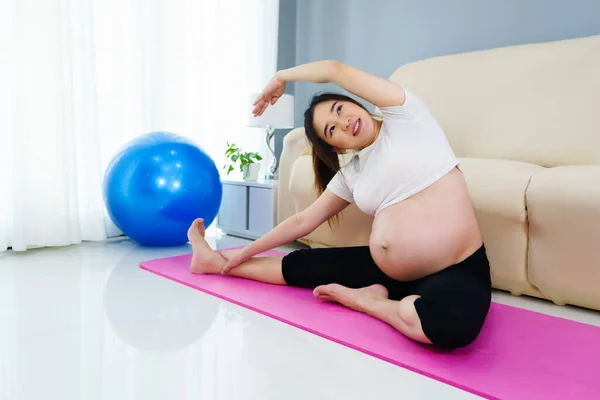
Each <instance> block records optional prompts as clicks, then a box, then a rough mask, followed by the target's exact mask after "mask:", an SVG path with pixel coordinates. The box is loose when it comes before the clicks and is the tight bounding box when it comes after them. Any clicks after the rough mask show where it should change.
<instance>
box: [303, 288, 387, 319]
mask: <svg viewBox="0 0 600 400" xmlns="http://www.w3.org/2000/svg"><path fill="white" fill-rule="evenodd" d="M313 294H314V296H315V297H316V298H317V299H319V300H323V301H330V302H335V303H340V304H341V305H343V306H346V307H348V308H351V309H353V310H356V311H361V312H363V311H364V306H365V302H368V301H372V300H377V299H387V298H388V296H389V293H388V290H387V289H386V288H385V287H384V286H383V285H371V286H368V287H364V288H360V289H350V288H347V287H345V286H342V285H338V284H336V283H333V284H330V285H323V286H319V287H317V288H316V289H315V290H314V291H313Z"/></svg>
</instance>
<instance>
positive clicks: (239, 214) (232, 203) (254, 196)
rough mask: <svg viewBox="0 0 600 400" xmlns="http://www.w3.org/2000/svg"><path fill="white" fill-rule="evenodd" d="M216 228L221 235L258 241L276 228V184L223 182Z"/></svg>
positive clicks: (268, 182) (239, 181) (242, 181)
mask: <svg viewBox="0 0 600 400" xmlns="http://www.w3.org/2000/svg"><path fill="white" fill-rule="evenodd" d="M221 182H222V183H223V200H222V202H221V208H220V209H219V214H218V215H217V227H218V228H219V229H221V230H222V231H223V232H224V233H226V234H229V235H232V236H239V237H243V238H246V239H258V238H259V237H261V236H263V235H264V234H266V233H268V232H269V231H270V230H271V229H273V228H274V227H275V226H276V225H277V189H278V185H279V182H278V181H264V180H259V181H254V182H251V181H244V180H222V181H221Z"/></svg>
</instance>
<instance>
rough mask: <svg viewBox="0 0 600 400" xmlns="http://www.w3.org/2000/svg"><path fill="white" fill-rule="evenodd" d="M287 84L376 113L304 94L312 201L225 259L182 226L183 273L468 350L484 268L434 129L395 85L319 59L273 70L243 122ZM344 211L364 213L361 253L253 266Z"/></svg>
mask: <svg viewBox="0 0 600 400" xmlns="http://www.w3.org/2000/svg"><path fill="white" fill-rule="evenodd" d="M290 81H301V82H313V83H325V82H332V83H335V84H337V85H338V86H339V87H341V88H343V89H345V90H347V91H348V92H350V93H352V94H354V95H355V96H357V97H359V98H361V99H364V100H365V101H367V102H370V103H371V104H373V105H375V106H377V107H378V108H379V109H380V110H381V114H382V115H383V118H374V117H373V116H372V115H371V114H370V113H369V112H368V110H367V109H366V108H364V107H363V106H362V105H361V104H360V103H359V102H357V101H356V100H354V99H353V98H351V97H347V96H344V95H341V94H335V93H324V94H320V95H317V96H315V97H314V98H313V99H312V101H311V103H310V105H309V107H308V109H307V110H306V112H305V115H304V128H305V131H306V135H307V138H308V140H309V141H310V143H311V146H312V157H313V168H314V172H315V179H316V182H315V184H316V187H317V188H318V190H319V194H320V196H319V198H318V199H317V200H316V201H315V202H314V203H313V204H312V205H311V206H309V207H308V208H307V209H306V210H304V211H301V212H299V213H297V214H296V215H294V216H292V217H290V218H288V219H286V220H285V221H283V222H282V223H281V224H279V225H278V226H277V227H275V228H274V229H273V230H272V231H270V232H269V233H267V234H266V235H264V236H263V237H261V238H260V239H258V240H256V241H254V242H252V243H250V244H248V245H247V246H245V247H244V248H242V249H239V250H235V251H225V252H222V253H220V252H216V251H214V250H213V249H211V248H210V246H209V245H208V244H207V242H206V241H205V240H204V224H203V221H202V220H201V219H198V220H196V221H194V223H193V224H192V226H191V227H190V229H189V231H188V237H189V240H190V243H191V245H192V248H193V258H192V263H191V270H192V272H194V273H204V274H229V275H232V276H237V277H240V278H245V279H252V280H257V281H261V282H266V283H271V284H279V285H291V286H299V287H304V288H310V289H313V293H314V295H315V296H316V297H317V298H318V299H321V300H323V301H331V302H337V303H340V304H342V305H344V306H346V307H349V308H351V309H354V310H356V311H359V312H363V313H366V314H369V315H371V316H373V317H375V318H378V319H380V320H382V321H384V322H386V323H388V324H389V325H391V326H392V327H394V328H395V329H396V330H397V331H398V332H400V333H402V334H404V335H405V336H407V337H409V338H411V339H412V340H415V341H418V342H421V343H426V344H433V345H435V346H438V347H441V348H446V349H452V348H457V347H462V346H465V345H468V344H469V343H471V342H472V341H473V340H474V339H475V338H476V337H477V336H478V334H479V332H480V331H481V328H482V326H483V323H484V321H485V319H486V317H487V314H488V310H489V307H490V302H491V282H490V266H489V262H488V258H487V255H486V250H485V246H484V244H483V240H482V236H481V232H480V230H479V226H478V223H477V220H476V217H475V212H474V210H473V206H472V203H471V200H470V197H469V194H468V191H467V186H466V183H465V180H464V177H463V174H462V172H461V171H460V170H459V169H458V161H457V159H456V156H455V155H454V152H453V151H452V149H451V147H450V145H449V143H448V140H447V138H446V135H445V134H444V132H443V130H442V128H441V127H440V126H439V124H438V123H437V122H436V120H435V119H434V117H433V116H432V115H431V113H430V112H429V110H428V109H427V107H426V105H425V104H424V103H423V102H422V101H421V100H420V99H419V98H418V97H417V96H416V95H415V94H413V93H412V92H410V91H409V90H407V89H406V88H403V87H401V86H399V85H397V84H395V83H393V82H391V81H389V80H387V79H384V78H381V77H377V76H373V75H371V74H369V73H367V72H365V71H362V70H359V69H357V68H354V67H352V66H349V65H345V64H342V63H340V62H337V61H331V60H327V61H319V62H314V63H309V64H304V65H300V66H297V67H294V68H290V69H287V70H282V71H278V72H277V73H276V75H275V76H274V77H273V79H272V80H271V81H270V82H269V84H268V85H267V86H266V88H265V89H264V90H263V92H262V93H261V95H260V96H259V97H258V98H257V99H256V101H255V109H254V115H255V116H258V115H261V114H262V113H263V112H264V111H265V110H266V108H267V107H269V105H272V104H275V102H276V101H277V100H278V98H279V97H280V96H281V95H282V94H283V93H284V90H285V87H286V83H287V82H290ZM348 151H352V152H353V153H354V155H353V158H352V159H351V160H350V162H349V163H348V164H346V165H345V166H344V167H340V163H339V158H338V156H339V154H341V153H345V152H348ZM352 203H355V204H356V205H357V206H358V207H359V208H360V209H361V210H362V211H363V212H365V213H367V214H370V215H373V216H374V221H373V226H372V230H371V236H370V239H369V245H368V246H358V247H341V248H322V249H302V250H297V251H293V252H291V253H290V254H288V255H286V256H284V257H255V256H256V255H258V254H260V253H262V252H265V251H267V250H270V249H273V248H275V247H278V246H282V245H285V244H287V243H290V242H293V241H295V240H297V239H298V238H301V237H304V236H306V235H308V234H309V233H310V232H312V231H313V230H315V229H316V228H317V227H319V226H320V225H321V224H323V223H324V222H329V223H335V217H336V216H337V215H338V214H339V213H340V212H341V211H342V210H344V209H345V208H346V207H348V206H349V205H350V204H352Z"/></svg>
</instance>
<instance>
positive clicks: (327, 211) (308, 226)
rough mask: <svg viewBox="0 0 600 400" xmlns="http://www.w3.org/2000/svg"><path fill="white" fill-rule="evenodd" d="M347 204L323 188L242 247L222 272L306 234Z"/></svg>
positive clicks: (226, 271)
mask: <svg viewBox="0 0 600 400" xmlns="http://www.w3.org/2000/svg"><path fill="white" fill-rule="evenodd" d="M348 205H350V203H348V202H347V201H346V200H344V199H342V198H341V197H338V196H337V195H335V194H333V193H332V192H331V191H329V190H325V191H324V192H323V194H321V196H319V198H318V199H317V200H316V201H315V202H314V203H312V204H311V205H310V206H309V207H308V208H307V209H306V210H304V211H302V212H300V213H297V214H295V215H292V216H291V217H289V218H287V219H286V220H284V221H283V222H282V223H281V224H279V225H277V226H276V227H275V228H273V229H272V230H271V231H270V232H269V233H267V234H266V235H264V236H262V237H261V238H259V239H257V240H256V241H254V242H252V243H250V244H249V245H247V246H246V247H244V248H243V249H242V251H241V252H240V253H239V255H238V256H237V257H235V258H234V259H231V260H229V263H228V264H227V266H226V267H225V269H224V270H223V273H224V274H226V273H228V272H229V271H231V270H232V269H233V268H235V267H237V266H238V265H240V264H241V263H242V262H244V261H246V260H248V259H250V258H251V257H253V256H255V255H257V254H260V253H263V252H265V251H268V250H271V249H274V248H276V247H279V246H283V245H285V244H288V243H290V242H293V241H294V240H297V239H299V238H301V237H303V236H306V235H308V234H309V233H311V232H312V231H314V230H315V229H317V228H318V227H319V226H320V225H321V224H322V223H323V222H325V221H327V220H328V219H329V218H331V217H333V216H334V215H336V214H338V213H339V212H341V211H342V210H344V209H345V208H346V207H348Z"/></svg>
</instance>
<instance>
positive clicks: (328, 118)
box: [313, 100, 378, 152]
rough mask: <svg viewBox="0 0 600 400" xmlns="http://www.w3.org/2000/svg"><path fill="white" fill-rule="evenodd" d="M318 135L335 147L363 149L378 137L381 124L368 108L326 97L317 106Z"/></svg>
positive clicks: (339, 150)
mask: <svg viewBox="0 0 600 400" xmlns="http://www.w3.org/2000/svg"><path fill="white" fill-rule="evenodd" d="M313 125H314V128H315V130H316V133H317V135H318V136H319V137H320V138H321V139H322V140H324V141H325V142H326V143H328V144H329V145H331V146H332V147H333V148H334V150H335V151H338V152H343V151H344V150H361V149H363V148H365V147H367V146H368V145H370V144H371V143H373V142H374V141H375V138H376V135H377V133H378V126H377V124H376V123H375V121H374V120H373V118H372V117H371V115H370V114H369V112H368V111H367V110H365V109H364V108H362V107H360V106H359V105H357V104H354V103H353V102H351V101H344V100H327V101H324V102H322V103H319V104H317V105H316V107H315V109H314V123H313Z"/></svg>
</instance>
